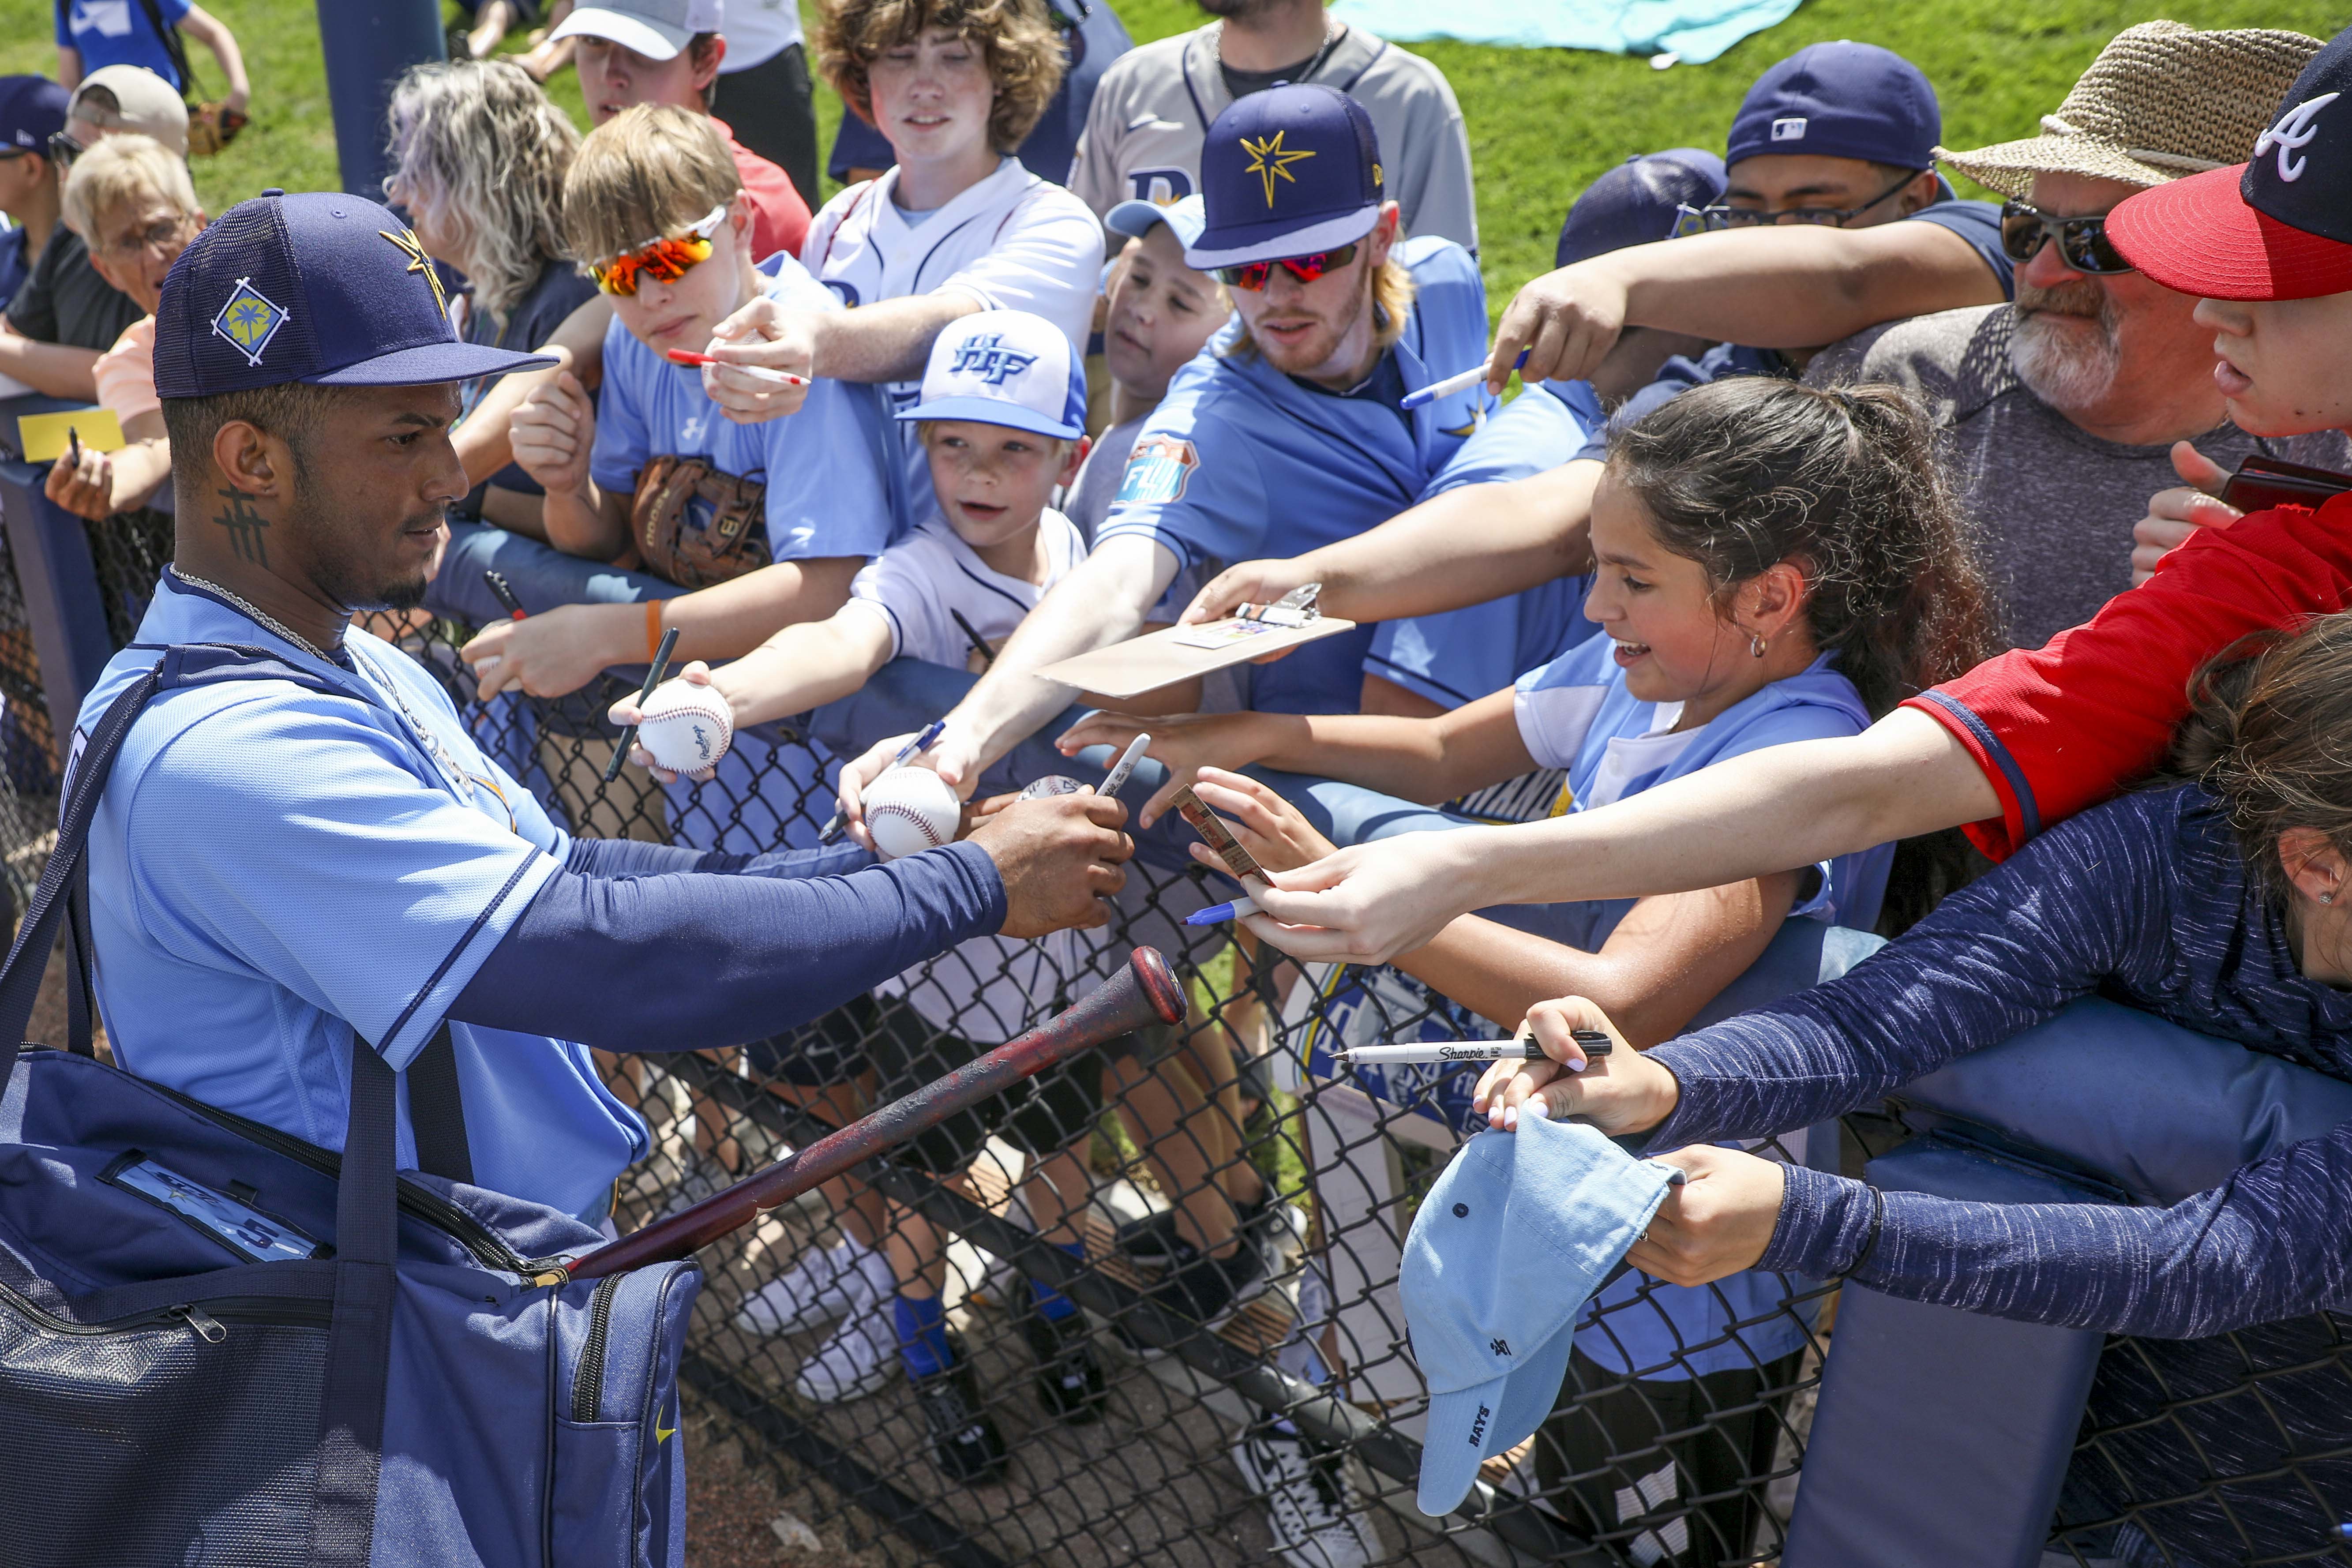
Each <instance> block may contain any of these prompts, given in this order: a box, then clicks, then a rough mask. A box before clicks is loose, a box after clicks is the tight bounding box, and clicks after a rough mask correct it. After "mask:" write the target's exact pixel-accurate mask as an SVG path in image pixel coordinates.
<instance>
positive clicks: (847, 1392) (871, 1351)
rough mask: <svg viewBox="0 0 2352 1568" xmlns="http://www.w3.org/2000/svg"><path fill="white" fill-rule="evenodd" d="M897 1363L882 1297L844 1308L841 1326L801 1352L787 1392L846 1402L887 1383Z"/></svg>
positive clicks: (813, 1399)
mask: <svg viewBox="0 0 2352 1568" xmlns="http://www.w3.org/2000/svg"><path fill="white" fill-rule="evenodd" d="M897 1365H898V1330H897V1329H896V1328H895V1327H894V1326H892V1324H891V1321H890V1310H889V1307H888V1305H887V1298H885V1299H884V1301H883V1302H882V1303H881V1304H869V1305H867V1306H865V1307H862V1308H860V1309H859V1310H856V1311H855V1312H852V1313H850V1314H849V1315H848V1316H847V1317H845V1318H844V1319H843V1320H842V1321H841V1327H839V1328H837V1329H835V1330H834V1331H833V1333H832V1334H831V1335H830V1336H829V1337H828V1338H827V1339H826V1340H825V1342H824V1343H823V1344H820V1345H819V1346H817V1347H816V1349H814V1350H813V1351H811V1352H809V1353H808V1354H807V1355H805V1356H803V1358H801V1367H800V1371H798V1372H797V1373H793V1393H794V1394H799V1395H800V1396H801V1397H802V1398H803V1399H805V1400H807V1401H808V1402H809V1403H810V1404H812V1405H846V1404H847V1403H849V1401H851V1400H853V1399H863V1398H865V1397H866V1395H867V1394H879V1393H880V1392H882V1390H884V1389H885V1388H887V1387H888V1386H889V1385H890V1373H891V1371H892V1369H893V1368H895V1367H896V1366H897Z"/></svg>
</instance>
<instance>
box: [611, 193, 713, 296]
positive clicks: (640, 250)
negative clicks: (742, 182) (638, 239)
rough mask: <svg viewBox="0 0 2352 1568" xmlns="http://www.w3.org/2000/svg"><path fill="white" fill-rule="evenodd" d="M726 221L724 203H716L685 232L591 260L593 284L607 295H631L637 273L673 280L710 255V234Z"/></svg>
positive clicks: (634, 288)
mask: <svg viewBox="0 0 2352 1568" xmlns="http://www.w3.org/2000/svg"><path fill="white" fill-rule="evenodd" d="M726 221H727V204H726V203H725V202H721V203H719V205H717V206H715V207H712V208H711V209H710V216H708V217H706V218H703V219H702V220H701V221H700V222H698V223H695V224H692V225H689V226H688V228H687V230H686V232H685V233H683V234H680V235H677V236H674V237H669V238H666V239H655V240H648V241H646V243H645V244H644V245H641V246H638V247H635V249H632V250H625V251H623V252H621V254H620V255H618V256H615V257H614V258H612V259H611V260H610V261H598V262H592V263H591V264H590V265H589V268H588V276H590V277H591V278H593V279H595V280H596V287H597V288H599V289H603V290H604V292H605V293H607V294H634V293H635V292H636V291H637V278H638V275H639V274H640V273H643V274H645V275H646V276H648V277H651V278H652V279H654V280H655V281H656V282H657V283H675V282H677V280H678V279H681V278H683V277H685V276H686V274H687V269H688V268H691V267H692V266H694V264H695V263H697V262H698V261H708V260H709V258H710V237H711V236H712V235H714V234H717V233H718V232H719V225H720V224H722V223H725V222H726Z"/></svg>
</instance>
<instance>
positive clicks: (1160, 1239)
mask: <svg viewBox="0 0 2352 1568" xmlns="http://www.w3.org/2000/svg"><path fill="white" fill-rule="evenodd" d="M1236 1207H1237V1210H1238V1213H1239V1215H1240V1225H1239V1228H1242V1229H1245V1230H1255V1231H1258V1232H1260V1233H1261V1234H1263V1235H1264V1236H1265V1237H1267V1238H1268V1239H1270V1240H1271V1241H1272V1242H1273V1243H1274V1244H1275V1245H1276V1247H1281V1246H1283V1245H1284V1244H1285V1243H1286V1242H1287V1243H1288V1244H1289V1245H1292V1246H1297V1245H1298V1244H1300V1243H1303V1242H1304V1241H1305V1240H1306V1239H1307V1215H1306V1213H1305V1211H1303V1210H1302V1209H1300V1208H1299V1206H1298V1205H1297V1204H1294V1203H1288V1202H1285V1201H1282V1200H1278V1199H1276V1197H1275V1196H1274V1194H1271V1193H1268V1194H1265V1196H1263V1197H1261V1198H1259V1199H1258V1201H1257V1202H1256V1203H1255V1204H1243V1205H1236ZM1111 1244H1112V1245H1113V1246H1115V1247H1118V1249H1119V1250H1120V1251H1121V1252H1123V1253H1125V1254H1127V1256H1128V1258H1129V1259H1130V1260H1132V1261H1133V1262H1136V1263H1139V1264H1141V1265H1143V1266H1144V1267H1146V1268H1173V1267H1175V1266H1176V1265H1177V1264H1179V1263H1181V1262H1184V1261H1187V1260H1189V1259H1190V1258H1192V1257H1194V1256H1197V1255H1196V1254H1194V1253H1193V1252H1192V1248H1191V1247H1189V1246H1188V1245H1187V1244H1186V1242H1185V1241H1184V1240H1183V1238H1182V1237H1181V1236H1179V1235H1178V1234H1177V1231H1176V1211H1175V1210H1174V1209H1156V1210H1154V1211H1153V1212H1152V1213H1150V1214H1148V1215H1144V1216H1143V1217H1142V1218H1141V1219H1131V1220H1129V1221H1128V1222H1127V1223H1126V1224H1124V1225H1122V1226H1119V1227H1118V1230H1117V1231H1116V1232H1114V1233H1113V1235H1112V1242H1111Z"/></svg>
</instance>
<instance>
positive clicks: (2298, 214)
mask: <svg viewBox="0 0 2352 1568" xmlns="http://www.w3.org/2000/svg"><path fill="white" fill-rule="evenodd" d="M2249 151H2250V152H2251V153H2252V154H2253V156H2252V159H2251V160H2249V161H2248V162H2246V163H2241V164H2239V165H2237V166H2236V167H2235V168H2230V169H2212V170H2209V171H2207V172H2206V173H2204V174H2191V175H2189V177H2188V178H2187V179H2185V180H2174V181H2172V182H2170V183H2169V184H2162V185H2158V186H2156V187H2155V188H2154V189H2152V190H2146V191H2142V192H2141V193H2140V194H2139V195H2136V196H2133V197H2132V198H2131V199H2130V200H2128V201H2126V202H2125V203H2124V204H2123V205H2121V206H2119V207H2117V208H2116V210H2115V211H2114V212H2112V213H2109V214H2108V215H2107V237H2109V238H2110V239H2112V240H2114V241H2115V244H2116V249H2118V250H2120V251H2122V252H2123V253H2124V258H2125V259H2126V260H2127V261H2129V262H2130V263H2131V264H2132V265H2133V266H2135V267H2137V268H2139V269H2140V271H2141V272H2143V273H2145V274H2146V275H2147V276H2148V277H2149V278H2152V279H2155V280H2156V281H2157V282H2158V283H2161V284H2163V285H2164V286H2165V287H2166V288H2168V289H2177V290H2179V292H2181V293H2183V294H2194V295H2197V296H2199V297H2200V298H2201V299H2208V300H2308V299H2313V298H2315V297H2316V296H2318V295H2322V294H2343V293H2352V30H2347V31H2346V32H2342V33H2338V34H2336V37H2334V38H2333V39H2331V40H2329V42H2328V45H2327V47H2326V48H2324V49H2322V50H2320V51H2319V53H2318V54H2316V55H2315V56H2313V57H2312V61H2311V64H2309V65H2308V66H2305V68H2304V71H2303V75H2301V76H2300V77H2297V78H2296V79H2295V83H2294V87H2293V88H2292V89H2289V90H2288V92H2287V95H2286V99H2285V101H2284V102H2282V103H2281V104H2280V105H2279V106H2278V112H2277V115H2276V117H2275V118H2274V119H2273V121H2272V122H2271V128H2270V129H2269V130H2267V131H2265V132H2263V133H2262V135H2261V136H2259V137H2258V138H2256V139H2255V142H2254V144H2253V146H2252V148H2251V149H2249Z"/></svg>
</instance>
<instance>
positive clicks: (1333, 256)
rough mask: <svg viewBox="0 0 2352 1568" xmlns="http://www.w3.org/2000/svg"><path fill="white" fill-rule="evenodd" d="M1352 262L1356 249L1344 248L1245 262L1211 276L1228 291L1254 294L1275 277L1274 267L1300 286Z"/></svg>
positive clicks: (1215, 272)
mask: <svg viewBox="0 0 2352 1568" xmlns="http://www.w3.org/2000/svg"><path fill="white" fill-rule="evenodd" d="M1355 259H1356V247H1355V246H1353V245H1343V246H1341V247H1339V249H1337V250H1318V251H1316V252H1314V253H1313V254H1312V255H1308V256H1286V257H1283V258H1281V259H1279V260H1277V261H1244V262H1243V263H1242V264H1241V265H1240V266H1239V267H1220V268H1216V269H1215V270H1214V271H1213V272H1212V273H1211V274H1210V276H1211V277H1213V278H1214V279H1216V280H1217V281H1218V282H1220V283H1223V285H1224V286H1225V287H1226V288H1228V289H1248V290H1249V291H1250V292H1251V293H1253V294H1255V293H1256V292H1257V291H1258V290H1259V289H1263V288H1265V280H1266V279H1269V278H1271V277H1273V276H1274V269H1275V268H1277V267H1279V268H1282V269H1283V270H1284V271H1285V272H1287V273H1289V274H1290V275H1291V276H1292V277H1293V278H1296V279H1298V280H1299V281H1300V282H1301V283H1312V282H1314V281H1315V280H1316V279H1318V278H1320V277H1322V276H1323V274H1325V273H1326V272H1337V271H1338V270H1339V268H1342V267H1345V266H1347V265H1348V263H1349V262H1350V261H1353V260H1355Z"/></svg>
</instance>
